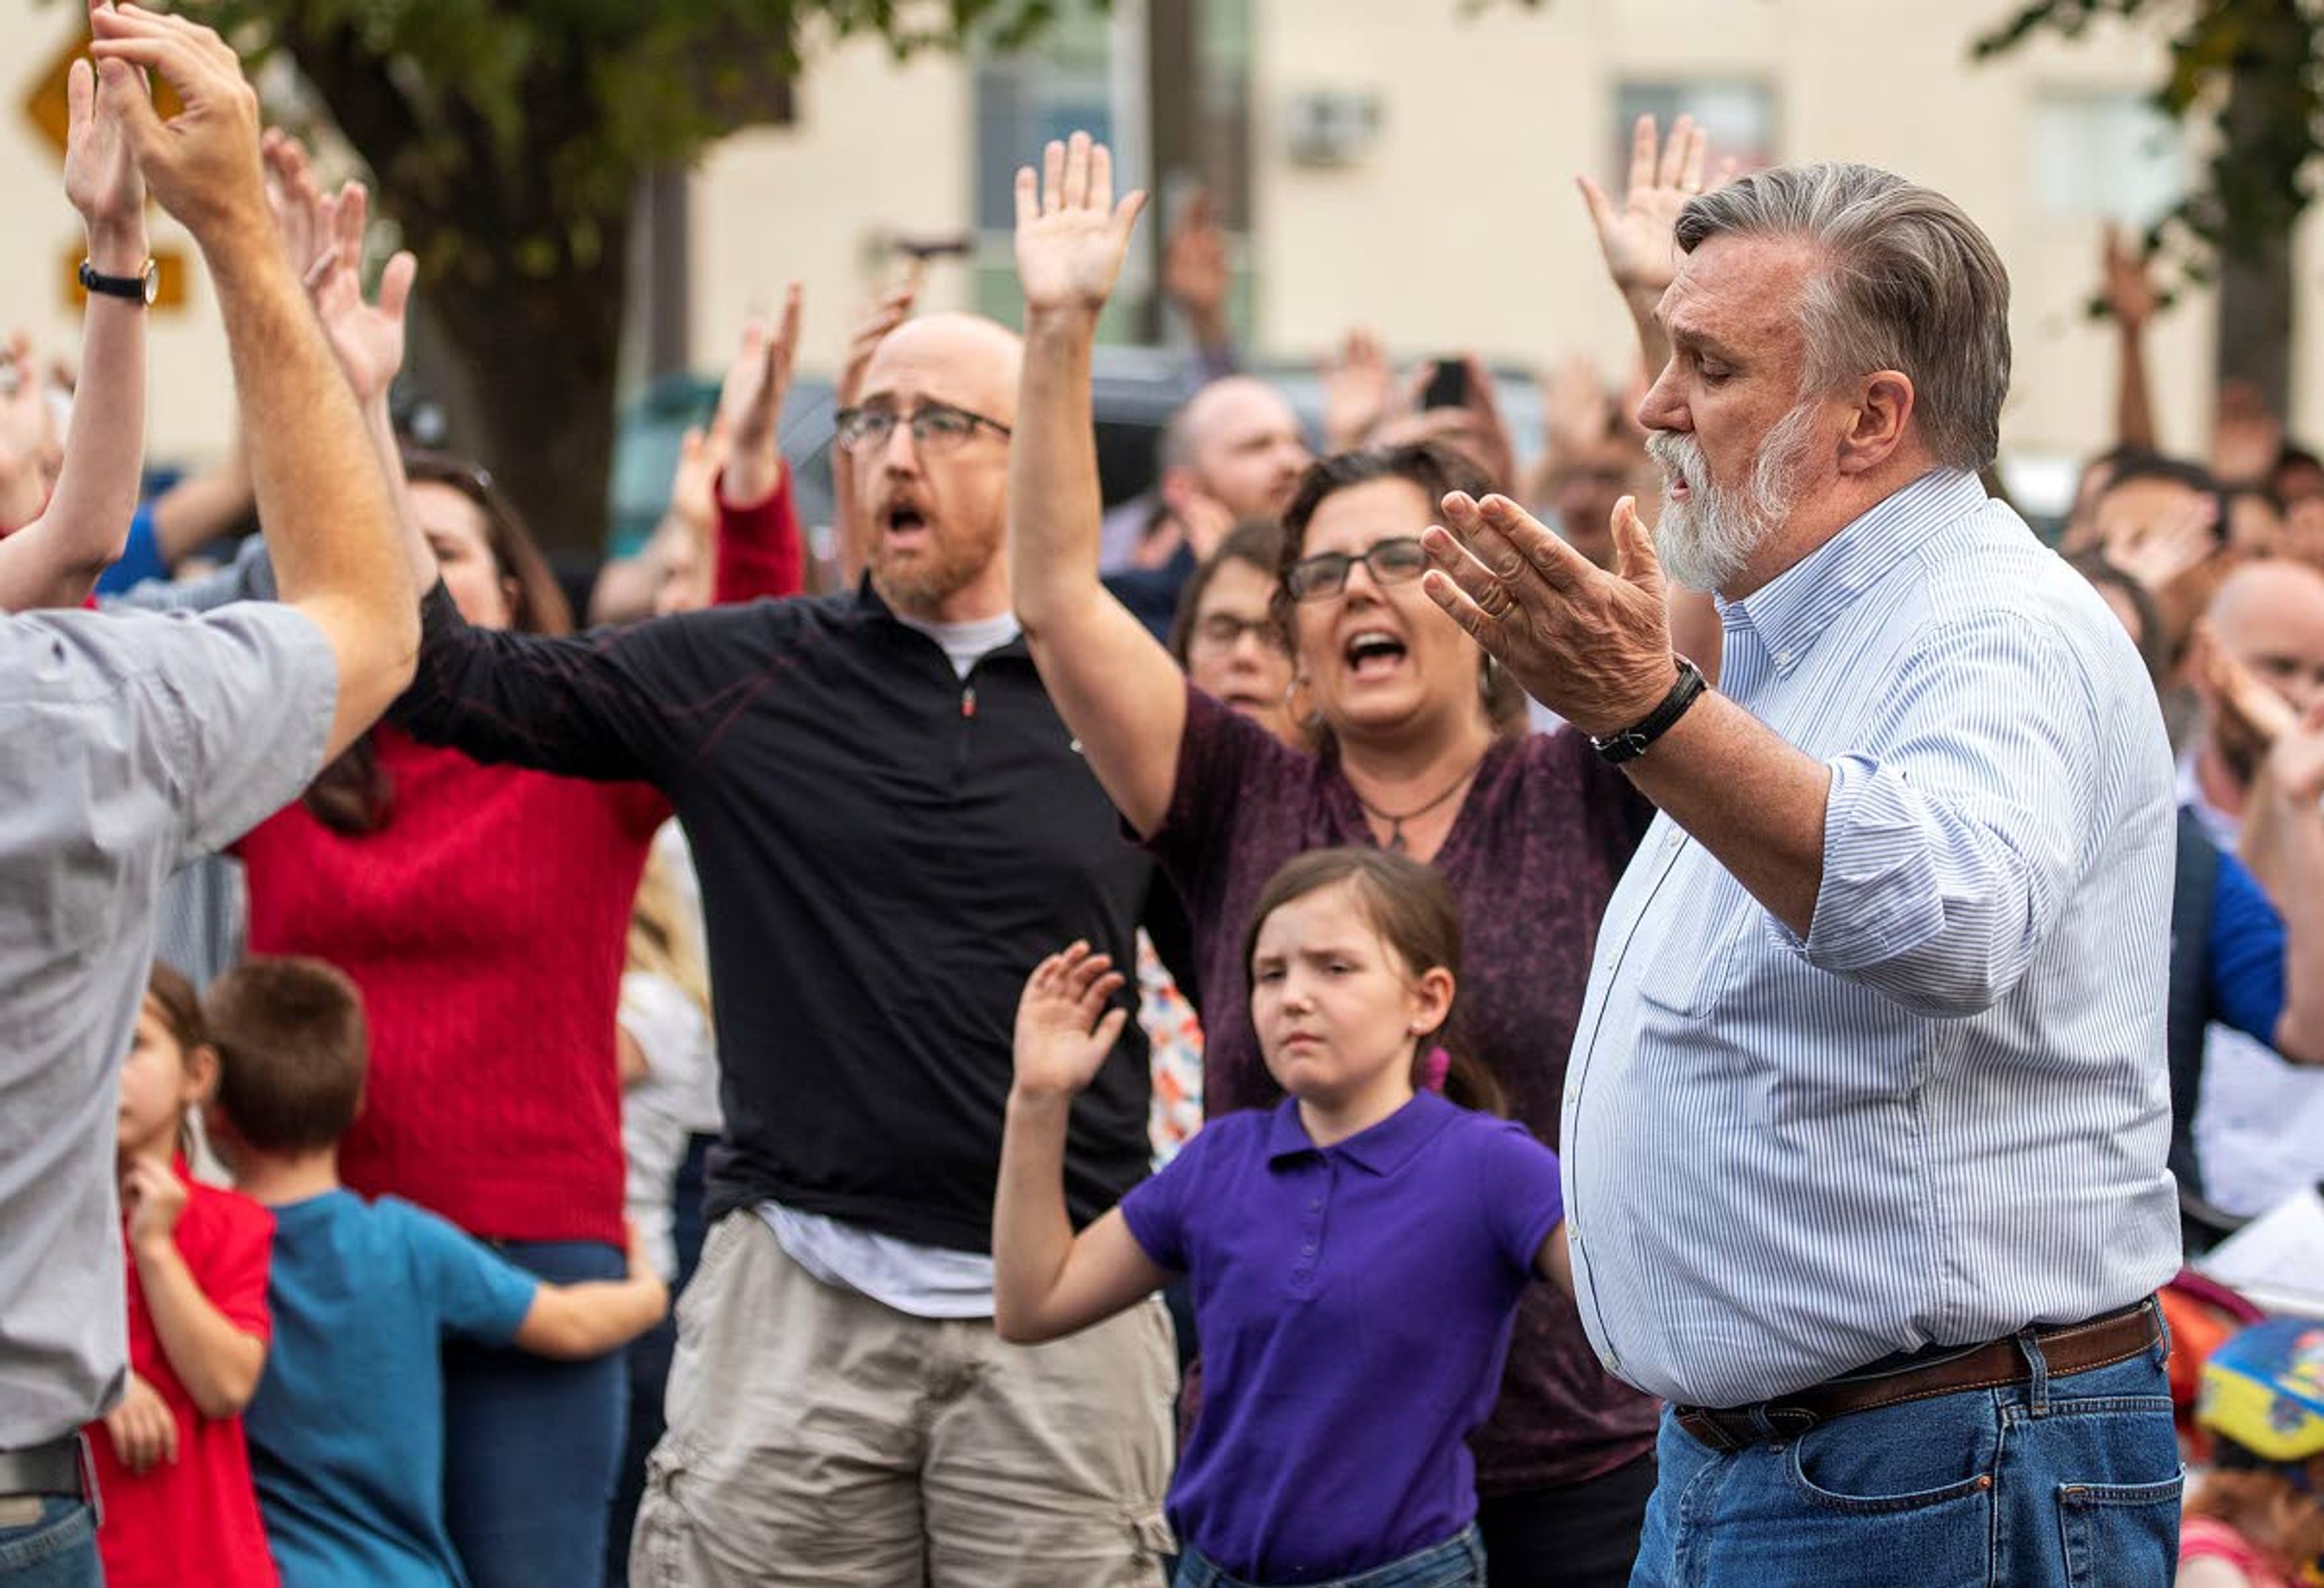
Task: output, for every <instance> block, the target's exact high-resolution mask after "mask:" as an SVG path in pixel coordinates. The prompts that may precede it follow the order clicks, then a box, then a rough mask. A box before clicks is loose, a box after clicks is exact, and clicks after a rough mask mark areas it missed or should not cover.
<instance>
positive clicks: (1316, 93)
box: [1283, 88, 1381, 170]
mask: <svg viewBox="0 0 2324 1588" xmlns="http://www.w3.org/2000/svg"><path fill="white" fill-rule="evenodd" d="M1380 119H1381V113H1380V101H1379V95H1378V94H1375V93H1372V92H1370V91H1369V90H1367V89H1360V88H1316V89H1311V90H1309V91H1307V92H1305V93H1298V94H1294V95H1292V96H1291V97H1290V98H1289V100H1288V101H1286V104H1285V106H1284V117H1283V142H1284V150H1285V152H1286V153H1287V154H1288V155H1289V156H1290V157H1291V163H1292V164H1294V165H1304V166H1310V167H1314V168H1317V169H1320V170H1338V169H1342V168H1344V167H1347V166H1351V165H1353V164H1355V163H1356V162H1358V161H1360V160H1361V159H1362V158H1363V157H1364V154H1365V152H1367V151H1368V150H1369V149H1370V148H1371V145H1372V140H1373V139H1374V138H1376V137H1378V136H1379V129H1380Z"/></svg>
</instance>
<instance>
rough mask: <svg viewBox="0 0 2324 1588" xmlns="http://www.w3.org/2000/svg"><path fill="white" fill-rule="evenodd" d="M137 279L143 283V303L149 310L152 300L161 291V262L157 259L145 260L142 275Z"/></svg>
mask: <svg viewBox="0 0 2324 1588" xmlns="http://www.w3.org/2000/svg"><path fill="white" fill-rule="evenodd" d="M138 279H139V280H140V281H141V282H143V283H144V286H145V303H146V306H147V307H148V308H151V307H152V302H153V300H154V299H155V298H156V297H158V296H159V295H160V294H161V261H160V260H158V259H149V260H147V261H146V262H145V270H144V273H143V275H141V276H140V277H139V278H138Z"/></svg>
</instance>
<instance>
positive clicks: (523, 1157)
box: [235, 453, 797, 1588]
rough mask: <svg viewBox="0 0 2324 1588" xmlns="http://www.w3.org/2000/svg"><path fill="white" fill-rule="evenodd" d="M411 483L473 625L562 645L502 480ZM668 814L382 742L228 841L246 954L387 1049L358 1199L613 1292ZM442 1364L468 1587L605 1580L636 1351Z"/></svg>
mask: <svg viewBox="0 0 2324 1588" xmlns="http://www.w3.org/2000/svg"><path fill="white" fill-rule="evenodd" d="M405 467H406V472H407V475H408V478H409V481H410V486H409V494H410V511H411V512H412V514H413V516H414V518H415V520H416V521H417V522H418V523H419V525H420V528H421V530H422V531H424V532H425V534H426V536H427V540H428V542H429V547H430V548H431V549H433V551H434V552H435V555H436V558H437V560H438V563H439V564H440V565H441V566H442V568H443V570H444V580H445V584H446V586H447V587H448V588H449V590H450V592H451V595H452V596H453V599H454V600H455V601H456V602H457V603H458V605H459V606H460V609H461V612H462V614H463V615H464V616H465V617H466V620H467V621H468V622H469V623H474V624H475V625H477V626H479V627H490V628H504V629H513V630H517V631H520V632H530V633H561V632H567V631H568V630H569V629H570V628H571V626H572V620H571V617H570V615H569V614H568V613H567V608H566V604H565V601H564V598H563V596H562V595H560V594H559V592H558V587H557V585H556V582H555V580H554V579H553V578H552V577H551V576H550V574H549V568H548V565H547V563H546V561H545V560H544V559H542V557H541V555H540V553H539V550H538V549H537V548H536V547H535V546H534V544H533V541H532V540H531V538H530V535H529V534H528V533H527V532H526V531H525V529H524V526H523V524H522V523H521V522H520V521H519V519H518V517H517V515H516V512H515V511H514V509H513V508H512V507H511V506H510V504H509V503H508V502H507V500H506V499H505V498H504V497H503V495H502V494H500V492H499V491H498V490H497V489H496V488H495V487H494V486H493V482H492V480H491V477H490V476H489V475H486V474H485V473H484V471H483V470H481V469H479V468H476V467H475V466H473V465H470V464H467V463H465V462H463V461H461V460H459V459H456V458H450V457H442V456H439V455H436V454H429V453H412V454H409V455H407V457H406V459H405ZM791 566H792V567H793V568H794V569H796V568H797V559H796V556H794V558H793V559H792V565H791ZM767 593H773V592H767ZM724 594H728V595H736V594H740V593H739V592H731V591H730V592H724ZM668 816H669V805H668V802H667V801H665V800H664V799H662V798H661V796H660V795H659V794H658V793H656V792H655V791H654V790H652V789H649V788H646V787H645V786H643V785H642V784H634V783H627V784H622V783H595V782H586V781H582V780H576V779H567V778H556V777H549V776H547V775H545V774H541V773H537V772H530V771H520V770H516V769H513V768H508V767H488V766H482V765H479V764H478V763H476V762H472V761H470V760H468V759H467V758H466V756H463V755H461V754H459V753H458V752H455V751H448V750H440V749H435V748H431V747H429V746H426V745H422V744H420V743H417V742H416V741H414V740H412V739H411V738H410V737H409V736H408V735H406V734H403V733H402V732H401V731H400V730H398V729H396V728H394V727H392V726H391V725H386V724H382V725H379V726H377V727H375V728H374V729H373V730H372V732H371V733H370V734H367V735H366V736H365V737H364V739H363V740H362V741H361V742H359V743H357V744H356V745H355V747H354V748H352V749H351V750H349V751H348V752H347V753H346V754H345V755H343V756H342V757H340V759H339V760H338V761H337V762H334V763H333V764H332V765H331V766H330V767H328V768H327V769H326V770H325V771H324V772H323V773H322V775H321V776H319V777H318V779H317V780H315V783H314V784H313V785H312V786H311V787H310V788H309V790H308V792H307V794H306V797H305V798H304V799H302V800H301V801H300V803H298V804H296V805H292V806H290V807H288V808H285V809H283V810H281V812H278V813H277V814H276V815H275V816H274V817H271V818H270V819H269V820H267V821H266V822H264V823H263V824H262V825H261V826H258V827H257V828H255V829H254V830H253V831H252V832H251V833H250V834H249V835H248V836H246V837H244V839H243V841H242V842H241V844H240V845H237V846H236V849H235V853H237V854H239V855H240V856H241V858H242V860H243V862H244V865H245V867H246V868H247V870H248V875H249V885H250V947H251V951H252V952H253V953H254V954H266V955H280V954H299V955H307V956H313V957H315V958H318V959H322V960H325V961H327V962H328V963H330V964H332V965H337V966H338V967H339V968H340V969H342V970H344V971H345V972H346V974H348V976H349V977H351V978H352V979H353V980H354V981H355V984H356V985H357V986H358V987H360V988H361V989H362V991H363V994H364V1007H365V1011H366V1014H367V1016H368V1018H369V1020H370V1023H371V1030H372V1042H373V1049H372V1064H371V1069H370V1074H369V1078H368V1081H367V1088H366V1093H365V1097H364V1112H363V1113H362V1115H361V1117H359V1118H358V1119H357V1121H356V1122H355V1127H354V1129H353V1130H351V1131H349V1132H348V1133H347V1135H346V1139H345V1140H343V1141H342V1143H341V1145H340V1167H341V1171H342V1174H343V1176H344V1177H345V1179H346V1184H347V1185H348V1186H350V1187H351V1188H353V1189H355V1190H356V1191H358V1192H360V1193H361V1194H363V1195H364V1196H382V1195H387V1194H392V1195H395V1196H402V1197H405V1198H408V1199H409V1200H410V1201H412V1202H415V1203H418V1204H419V1205H421V1206H423V1207H426V1208H429V1209H430V1210H431V1211H433V1212H436V1213H438V1214H442V1215H444V1216H445V1217H447V1218H448V1219H450V1220H452V1221H453V1222H454V1223H457V1224H458V1225H459V1226H460V1227H461V1228H463V1229H464V1230H466V1231H467V1232H468V1233H471V1234H474V1235H477V1236H480V1237H482V1238H484V1239H485V1240H488V1241H491V1242H493V1243H494V1244H495V1245H496V1246H497V1247H498V1248H499V1249H500V1250H501V1251H502V1252H503V1255H505V1256H507V1257H508V1258H509V1259H510V1260H512V1261H514V1262H516V1263H518V1264H519V1265H520V1266H521V1267H523V1268H526V1269H530V1271H532V1272H534V1273H537V1274H539V1276H540V1277H541V1278H543V1279H549V1280H550V1281H552V1282H558V1283H569V1282H573V1281H576V1280H581V1279H616V1278H618V1277H620V1276H621V1275H622V1273H623V1272H624V1271H625V1268H626V1263H625V1260H624V1257H623V1247H624V1239H623V1232H622V1194H623V1159H622V1135H621V1095H620V1085H619V1082H618V1080H617V1076H616V1067H615V1057H614V1048H615V1030H616V1020H615V1010H616V1006H617V1003H618V1001H619V996H620V990H621V974H622V944H623V941H624V939H625V937H626V936H627V934H628V931H629V926H630V916H631V906H632V900H633V899H634V897H635V895H636V893H637V888H638V881H639V876H640V873H641V870H642V868H643V866H644V864H645V860H646V854H647V850H648V846H649V845H650V843H651V842H652V839H653V836H654V833H655V831H656V829H657V828H659V826H661V824H662V822H663V821H664V819H665V818H666V817H668ZM445 1365H446V1372H445V1398H446V1408H445V1409H446V1429H447V1435H448V1438H447V1444H446V1449H447V1467H446V1473H445V1497H446V1509H447V1516H448V1518H449V1519H450V1521H451V1524H452V1533H453V1538H454V1542H455V1543H456V1545H457V1546H458V1548H459V1551H460V1554H461V1557H462V1559H463V1561H464V1562H465V1563H466V1565H467V1568H468V1572H469V1575H470V1578H471V1580H472V1581H474V1582H475V1583H478V1584H479V1585H480V1588H484V1585H493V1584H511V1583H544V1584H545V1583H558V1584H563V1583H592V1582H595V1581H597V1580H598V1579H599V1574H600V1572H601V1571H602V1568H603V1561H604V1532H605V1527H606V1520H607V1516H608V1508H609V1506H610V1504H611V1502H612V1499H613V1486H614V1477H615V1471H616V1467H617V1463H618V1462H619V1459H620V1456H621V1453H622V1423H623V1419H624V1415H625V1408H626V1406H627V1404H628V1383H627V1375H626V1373H625V1371H624V1368H623V1363H622V1358H621V1356H620V1355H618V1354H616V1355H613V1356H611V1357H607V1358H603V1359H600V1360H598V1361H595V1362H576V1363H568V1362H547V1361H543V1360H540V1359H538V1358H533V1357H530V1356H525V1355H523V1354H521V1353H515V1352H505V1351H492V1350H487V1349H484V1348H481V1347H475V1346H469V1345H460V1346H457V1347H453V1348H450V1349H449V1350H447V1358H446V1364H445Z"/></svg>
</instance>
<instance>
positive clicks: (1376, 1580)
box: [1172, 1522, 1485, 1588]
mask: <svg viewBox="0 0 2324 1588" xmlns="http://www.w3.org/2000/svg"><path fill="white" fill-rule="evenodd" d="M1172 1588H1261V1585H1260V1584H1258V1583H1246V1582H1244V1581H1243V1580H1242V1579H1241V1578H1240V1577H1231V1576H1229V1575H1227V1574H1226V1573H1224V1572H1222V1571H1221V1570H1220V1569H1219V1568H1218V1567H1217V1566H1215V1565H1212V1564H1211V1563H1210V1562H1209V1561H1207V1560H1205V1559H1203V1552H1202V1551H1201V1550H1199V1549H1196V1548H1194V1546H1192V1545H1189V1546H1186V1552H1185V1554H1184V1555H1182V1556H1179V1557H1178V1574H1177V1576H1176V1578H1174V1579H1173V1580H1172ZM1311 1588H1485V1545H1484V1541H1483V1540H1482V1539H1481V1538H1480V1537H1478V1535H1477V1525H1476V1524H1475V1523H1474V1522H1471V1523H1470V1524H1469V1525H1468V1526H1467V1527H1465V1528H1462V1529H1461V1530H1460V1532H1458V1533H1456V1534H1454V1535H1453V1536H1452V1537H1450V1538H1447V1539H1446V1540H1445V1541H1444V1542H1443V1543H1442V1544H1432V1545H1430V1546H1428V1547H1427V1548H1426V1549H1424V1550H1422V1551H1420V1552H1419V1553H1418V1554H1416V1555H1407V1556H1405V1557H1404V1558H1403V1559H1402V1560H1392V1561H1390V1562H1388V1565H1384V1566H1374V1567H1373V1568H1372V1569H1371V1570H1370V1571H1369V1572H1358V1573H1357V1574H1355V1575H1354V1576H1352V1577H1334V1578H1333V1579H1332V1580H1331V1581H1330V1582H1328V1583H1314V1584H1312V1585H1311Z"/></svg>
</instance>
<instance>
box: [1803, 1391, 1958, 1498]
mask: <svg viewBox="0 0 2324 1588" xmlns="http://www.w3.org/2000/svg"><path fill="white" fill-rule="evenodd" d="M1897 1414H1903V1415H1901V1416H1899V1415H1897ZM1914 1417H1921V1418H1922V1419H1923V1421H1922V1422H1921V1424H1920V1426H1917V1427H1916V1426H1914V1421H1913V1420H1912V1419H1913V1418H1914ZM1925 1418H1926V1414H1925V1413H1924V1412H1923V1411H1922V1408H1919V1407H1916V1406H1904V1407H1895V1408H1884V1409H1882V1410H1880V1411H1870V1412H1858V1413H1857V1414H1856V1415H1854V1416H1852V1417H1841V1418H1840V1419H1838V1420H1837V1421H1834V1422H1830V1423H1826V1424H1824V1425H1822V1426H1820V1427H1815V1428H1811V1429H1809V1430H1808V1431H1807V1433H1805V1434H1804V1435H1803V1436H1800V1437H1799V1438H1798V1439H1796V1440H1794V1441H1793V1442H1792V1445H1791V1449H1790V1452H1789V1459H1788V1460H1787V1462H1786V1463H1785V1465H1786V1467H1787V1468H1788V1470H1789V1472H1790V1474H1791V1479H1792V1484H1793V1487H1794V1488H1795V1489H1796V1490H1797V1491H1799V1494H1800V1496H1801V1498H1802V1499H1803V1500H1806V1501H1807V1502H1808V1504H1810V1505H1811V1506H1813V1507H1815V1508H1816V1509H1818V1510H1830V1511H1839V1512H1842V1513H1845V1514H1850V1515H1857V1516H1893V1515H1895V1514H1897V1513H1899V1512H1902V1511H1917V1510H1930V1509H1932V1508H1933V1507H1937V1506H1941V1505H1945V1504H1948V1503H1951V1502H1954V1501H1961V1500H1971V1499H1975V1498H1978V1497H1980V1496H1989V1495H1990V1494H1991V1493H1992V1491H1993V1482H1994V1480H1993V1466H1994V1462H1995V1460H1996V1458H1997V1454H1998V1450H1997V1444H1996V1441H1995V1439H1994V1438H1993V1436H1992V1433H1991V1430H1990V1424H1991V1418H1990V1416H1989V1415H1988V1416H1987V1417H1984V1418H1982V1419H1978V1418H1968V1419H1962V1421H1961V1423H1960V1426H1955V1427H1952V1428H1946V1429H1942V1430H1941V1432H1942V1434H1943V1435H1944V1436H1941V1437H1931V1435H1932V1433H1937V1432H1939V1430H1937V1429H1932V1428H1931V1427H1930V1426H1928V1424H1927V1421H1926V1420H1925ZM1946 1420H1947V1421H1950V1420H1951V1419H1946ZM1892 1423H1893V1424H1894V1426H1889V1425H1891V1424H1892ZM1980 1423H1982V1424H1983V1425H1984V1426H1979V1424H1980Z"/></svg>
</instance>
